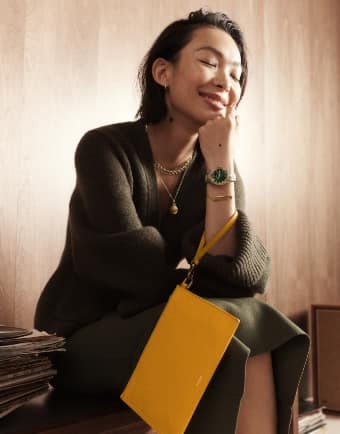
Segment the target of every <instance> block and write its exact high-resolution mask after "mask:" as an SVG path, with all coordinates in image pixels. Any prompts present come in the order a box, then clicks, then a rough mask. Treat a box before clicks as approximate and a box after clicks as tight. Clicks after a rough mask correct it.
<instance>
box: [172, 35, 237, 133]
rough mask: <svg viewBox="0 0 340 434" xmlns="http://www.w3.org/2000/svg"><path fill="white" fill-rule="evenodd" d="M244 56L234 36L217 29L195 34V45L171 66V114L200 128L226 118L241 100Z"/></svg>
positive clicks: (193, 41)
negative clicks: (223, 117) (228, 108)
mask: <svg viewBox="0 0 340 434" xmlns="http://www.w3.org/2000/svg"><path fill="white" fill-rule="evenodd" d="M241 73H242V67H241V55H240V52H239V49H238V47H237V45H236V43H235V42H234V40H233V39H232V37H231V36H230V35H228V34H227V33H226V32H224V31H223V30H220V29H217V28H210V27H204V28H201V29H197V30H195V31H194V33H193V36H192V39H191V41H190V42H189V43H188V44H187V45H186V46H185V47H184V48H183V49H182V50H181V51H180V53H179V59H178V60H177V62H175V63H170V64H169V69H168V75H167V84H168V86H169V91H168V92H167V93H166V98H167V104H168V107H169V113H170V114H171V115H172V117H173V118H174V119H175V120H176V118H177V119H179V118H183V120H184V119H187V121H189V122H191V123H194V124H197V125H199V126H201V125H203V124H205V123H206V122H207V121H208V120H209V119H214V118H216V117H217V116H221V115H222V116H225V114H226V106H227V105H234V104H236V103H237V101H238V100H239V98H240V95H241V86H240V82H239V80H240V77H241Z"/></svg>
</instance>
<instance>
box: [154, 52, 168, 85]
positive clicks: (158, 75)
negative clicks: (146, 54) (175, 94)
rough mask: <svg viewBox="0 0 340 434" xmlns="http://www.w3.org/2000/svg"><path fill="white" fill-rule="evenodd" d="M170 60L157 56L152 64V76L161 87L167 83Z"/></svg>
mask: <svg viewBox="0 0 340 434" xmlns="http://www.w3.org/2000/svg"><path fill="white" fill-rule="evenodd" d="M169 75H170V62H169V61H167V60H165V59H163V58H162V57H158V58H157V59H156V60H155V61H154V62H153V65H152V76H153V79H154V80H155V82H156V83H158V84H159V85H161V86H162V87H167V86H168V85H169Z"/></svg>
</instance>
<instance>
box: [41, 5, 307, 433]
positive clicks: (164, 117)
mask: <svg viewBox="0 0 340 434" xmlns="http://www.w3.org/2000/svg"><path fill="white" fill-rule="evenodd" d="M247 71H248V68H247V57H246V50H245V44H244V40H243V35H242V33H241V31H240V29H239V27H238V25H237V24H236V23H235V22H233V21H232V20H231V19H230V18H229V17H227V16H226V15H225V14H223V13H213V12H208V11H203V10H199V11H196V12H192V13H191V14H190V15H189V17H188V18H187V19H183V20H179V21H175V22H174V23H171V24H170V25H169V26H168V27H167V28H166V29H164V30H163V32H162V33H161V34H160V35H159V37H158V38H157V39H156V41H155V42H154V44H153V46H152V47H151V49H150V51H149V52H148V53H147V55H146V56H145V59H144V61H143V63H142V65H141V67H140V70H139V78H140V84H141V92H142V96H141V104H140V107H139V110H138V113H137V116H138V119H137V120H136V121H133V122H124V123H120V124H111V125H105V126H100V127H98V128H96V129H93V130H90V131H88V132H87V133H86V134H85V135H84V136H83V137H82V138H81V140H80V142H79V145H78V147H77V150H76V155H75V162H76V171H77V182H76V186H75V189H74V192H73V194H72V197H71V200H70V215H69V221H68V232H67V234H68V235H67V239H66V245H65V249H64V253H63V256H62V258H61V261H60V264H59V265H58V268H57V270H56V271H55V273H54V274H53V276H52V277H51V279H50V280H49V282H48V283H47V285H46V287H45V289H44V291H43V293H42V295H41V297H40V300H39V303H38V306H37V311H36V318H35V325H36V327H37V328H39V329H44V330H47V331H49V332H55V333H57V334H60V335H64V336H67V352H66V353H65V354H61V355H58V356H57V358H56V360H55V363H56V365H57V367H58V376H57V377H56V380H55V383H54V385H55V386H56V387H57V388H60V389H67V390H71V391H73V392H76V393H86V394H89V393H90V394H101V395H103V394H110V395H112V394H113V393H114V394H116V395H117V396H119V395H120V394H121V392H122V390H123V388H124V387H125V385H126V383H127V381H128V379H129V377H130V375H131V373H132V372H133V369H134V367H135V366H136V363H137V361H138V358H139V356H140V354H141V352H142V351H143V348H144V346H145V344H146V342H147V340H148V338H149V336H150V334H151V332H152V330H153V328H154V326H155V324H156V322H157V320H158V318H159V317H160V315H161V313H162V311H163V309H164V306H165V303H166V300H167V299H168V297H169V295H170V294H171V293H172V291H173V289H174V288H175V286H176V284H177V283H180V282H181V281H182V280H183V279H184V277H185V275H186V270H185V269H182V268H181V267H180V266H179V265H178V264H179V263H180V262H181V261H182V259H183V258H186V259H187V261H188V262H189V263H190V262H191V260H192V259H193V256H194V253H195V251H196V248H197V246H198V243H199V239H200V238H201V235H202V233H203V232H204V233H205V238H206V240H207V241H208V240H210V239H211V238H212V237H213V235H214V234H215V233H216V232H217V231H218V230H219V229H220V228H221V227H222V226H224V225H225V224H226V222H228V221H229V220H230V219H234V218H235V215H237V214H236V211H237V212H238V217H237V221H236V223H235V225H234V226H233V227H232V229H231V230H230V231H229V232H228V233H227V234H226V235H224V236H223V237H222V238H221V239H220V240H219V242H218V243H217V244H216V245H215V246H214V247H213V249H211V251H209V254H207V255H206V256H205V257H204V258H203V259H202V261H201V263H200V265H199V267H198V269H197V272H196V274H195V279H194V283H193V285H192V287H191V290H192V291H193V292H195V293H197V294H199V295H201V296H202V297H205V298H207V299H209V300H210V301H211V302H212V303H214V304H216V305H217V306H219V307H221V308H222V309H224V310H226V311H228V312H230V313H232V314H233V315H235V316H237V317H238V318H240V320H241V323H240V326H239V328H238V330H237V333H236V336H235V338H234V339H233V340H232V343H231V345H230V347H229V348H228V350H227V352H226V353H225V355H224V357H223V358H222V360H221V362H220V364H219V366H218V368H217V370H216V372H215V374H214V376H213V378H212V380H211V382H210V384H209V385H208V388H207V390H206V392H205V394H204V395H203V398H202V400H201V402H200V404H199V406H198V407H197V409H196V411H195V413H194V415H193V417H192V420H191V421H190V424H189V426H188V428H187V430H186V433H187V434H206V433H210V434H233V433H235V432H237V434H259V433H266V434H274V433H277V434H287V433H288V430H289V424H290V417H291V406H292V403H293V400H294V396H295V393H296V390H297V387H298V384H299V381H300V378H301V374H302V371H303V368H304V364H305V361H306V356H307V352H308V346H309V341H308V337H307V336H306V335H305V333H303V332H302V331H301V330H300V329H299V328H298V327H297V326H296V325H295V324H293V323H292V322H290V321H289V320H288V319H287V318H285V317H284V316H283V315H282V314H281V313H280V312H278V311H277V310H275V309H274V308H272V307H271V306H269V305H267V304H265V303H263V302H261V301H259V300H258V299H257V298H255V297H254V295H255V294H256V293H262V292H264V290H265V286H266V282H267V279H268V276H269V262H270V261H269V257H268V254H267V252H266V249H265V247H264V246H263V243H262V242H261V240H260V239H259V238H258V236H257V235H256V234H255V233H254V230H253V228H252V226H251V223H250V222H249V219H248V217H247V214H246V212H245V210H244V188H243V184H242V180H241V177H240V174H239V173H238V169H237V166H236V163H235V150H236V147H237V146H238V140H239V135H238V129H239V128H240V126H239V124H238V121H237V107H238V105H239V103H240V101H241V99H242V96H243V94H244V91H245V87H246V82H247ZM206 350H207V352H209V348H207V349H206ZM94 367H96V369H94ZM173 417H176V415H173Z"/></svg>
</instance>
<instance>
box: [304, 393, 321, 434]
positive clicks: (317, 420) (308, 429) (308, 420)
mask: <svg viewBox="0 0 340 434" xmlns="http://www.w3.org/2000/svg"><path fill="white" fill-rule="evenodd" d="M323 408H324V407H317V406H316V405H315V404H314V403H313V402H307V401H304V402H303V403H301V402H300V409H299V412H300V414H299V419H298V424H299V434H322V433H326V432H327V429H326V416H325V414H324V413H323Z"/></svg>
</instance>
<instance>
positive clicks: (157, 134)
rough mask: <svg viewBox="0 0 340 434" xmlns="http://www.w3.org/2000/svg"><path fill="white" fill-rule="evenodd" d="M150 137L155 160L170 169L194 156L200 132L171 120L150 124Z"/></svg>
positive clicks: (148, 130)
mask: <svg viewBox="0 0 340 434" xmlns="http://www.w3.org/2000/svg"><path fill="white" fill-rule="evenodd" d="M147 132H148V137H149V142H150V146H151V150H152V154H153V158H154V160H155V161H159V162H160V163H161V164H162V165H164V166H166V167H167V168H169V169H172V168H175V167H177V166H179V165H181V164H182V163H183V162H184V161H186V160H187V159H188V158H190V157H191V156H192V153H193V151H194V148H195V144H196V141H197V138H198V133H197V132H193V131H189V130H188V129H186V128H185V127H183V126H181V125H178V124H177V123H175V122H169V120H165V121H161V122H159V123H157V124H151V125H148V129H147Z"/></svg>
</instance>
